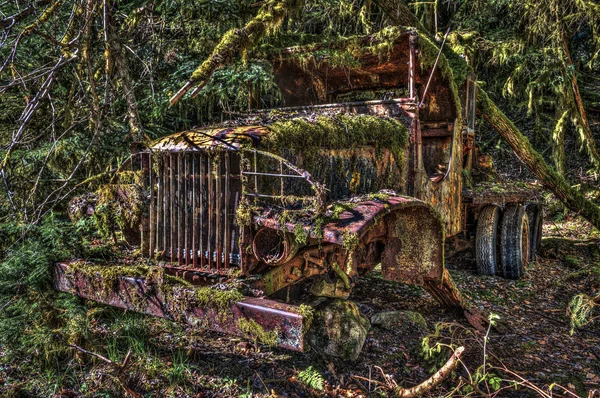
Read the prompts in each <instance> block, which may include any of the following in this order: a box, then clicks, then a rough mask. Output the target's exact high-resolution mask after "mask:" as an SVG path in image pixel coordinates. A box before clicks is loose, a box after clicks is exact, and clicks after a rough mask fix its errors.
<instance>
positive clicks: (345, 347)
mask: <svg viewBox="0 0 600 398" xmlns="http://www.w3.org/2000/svg"><path fill="white" fill-rule="evenodd" d="M314 307H315V314H314V318H313V321H312V324H311V325H312V326H311V328H310V330H309V331H308V332H307V334H306V339H307V342H308V344H309V345H310V346H311V347H312V348H313V349H315V350H316V351H318V352H320V353H321V354H323V355H326V356H331V357H336V358H341V359H344V360H350V361H355V360H356V359H357V358H358V356H359V355H360V352H361V350H362V348H363V345H364V344H365V340H366V338H367V333H368V332H369V327H370V324H369V319H368V318H367V317H366V316H364V315H363V314H361V313H360V311H359V310H358V306H357V305H356V304H355V303H353V302H352V301H348V300H342V299H333V300H324V299H321V300H319V302H318V303H317V304H316V305H315V306H314Z"/></svg>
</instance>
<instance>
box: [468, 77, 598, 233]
mask: <svg viewBox="0 0 600 398" xmlns="http://www.w3.org/2000/svg"><path fill="white" fill-rule="evenodd" d="M477 110H478V112H479V113H481V115H482V116H483V117H484V118H485V120H486V121H487V122H488V123H489V124H490V125H491V126H492V127H493V128H494V129H495V130H496V131H497V132H498V134H500V136H502V138H504V140H505V141H506V142H507V143H508V145H510V147H511V148H512V150H513V152H514V153H515V154H516V155H517V157H518V158H519V159H520V160H521V161H522V162H523V163H525V165H526V166H527V167H528V168H529V169H530V170H531V171H532V172H533V173H534V174H535V175H536V176H537V178H539V180H540V181H541V183H542V185H543V186H544V187H545V188H546V189H548V190H549V191H551V192H552V193H553V194H554V195H556V197H557V198H558V199H559V200H560V201H561V202H563V203H564V205H565V206H566V207H567V208H569V209H570V210H572V211H574V212H575V213H577V214H579V215H580V216H582V217H583V218H585V219H586V220H588V221H589V222H590V223H591V224H592V225H593V226H594V227H596V228H597V229H599V230H600V207H598V206H597V205H595V204H594V203H593V202H592V201H590V200H588V199H586V197H585V196H584V195H583V194H582V193H581V192H579V191H577V190H576V189H575V188H572V187H571V186H570V185H569V183H568V182H567V180H566V179H565V178H564V177H563V176H561V175H560V174H559V173H557V172H556V171H555V170H554V169H553V168H552V167H551V166H549V165H548V164H547V163H546V162H545V161H544V158H543V157H542V155H540V154H539V153H538V152H536V151H535V149H533V147H532V146H531V143H530V142H529V140H528V139H527V137H525V136H524V135H523V133H521V132H520V131H519V129H518V128H517V127H516V126H515V125H514V123H513V122H512V121H510V119H509V118H508V117H506V115H505V114H504V113H503V112H502V111H501V110H500V109H498V107H497V106H496V104H494V102H493V101H492V100H491V99H490V98H489V97H488V95H487V94H486V92H485V91H483V90H482V89H481V88H479V89H478V95H477Z"/></svg>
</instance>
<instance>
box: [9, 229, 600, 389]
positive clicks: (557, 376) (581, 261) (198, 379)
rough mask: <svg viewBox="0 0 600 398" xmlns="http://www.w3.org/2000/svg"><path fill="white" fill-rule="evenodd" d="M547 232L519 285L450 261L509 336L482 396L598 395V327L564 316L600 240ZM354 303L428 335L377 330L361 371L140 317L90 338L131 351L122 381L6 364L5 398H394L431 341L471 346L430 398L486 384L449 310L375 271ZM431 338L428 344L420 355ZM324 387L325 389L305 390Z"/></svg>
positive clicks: (432, 359) (414, 378)
mask: <svg viewBox="0 0 600 398" xmlns="http://www.w3.org/2000/svg"><path fill="white" fill-rule="evenodd" d="M544 229H545V230H544V232H545V233H544V236H545V238H544V240H543V247H542V251H541V256H539V257H538V261H537V262H536V263H535V264H532V265H531V266H530V267H529V268H528V270H527V272H526V275H525V277H524V278H523V279H520V280H518V281H513V280H506V279H502V278H498V277H482V276H478V275H476V273H475V271H474V263H473V260H472V259H470V258H469V257H468V256H467V255H463V256H460V257H455V258H453V259H451V261H449V265H448V268H449V269H450V272H451V274H452V276H453V277H454V279H455V281H456V283H457V285H458V287H459V289H460V290H461V291H462V292H464V293H466V294H467V295H469V296H470V297H471V298H472V300H473V302H474V303H475V304H476V305H477V306H478V307H480V308H483V309H485V310H487V311H489V312H491V313H494V314H497V315H499V317H500V322H501V324H502V325H503V326H504V329H505V330H504V332H503V333H498V332H494V331H492V332H490V335H489V340H488V342H487V347H486V352H487V354H488V368H487V373H488V375H487V377H486V379H485V380H486V381H487V384H486V383H480V384H479V386H480V388H481V389H483V390H484V391H480V392H479V394H481V392H487V391H486V389H487V388H490V391H492V390H493V388H492V387H494V386H496V387H497V385H495V384H497V382H499V381H500V379H502V380H504V381H502V382H501V384H500V385H501V386H502V389H501V391H499V392H498V393H496V394H497V395H498V396H511V397H512V396H538V395H539V394H538V393H537V392H536V391H535V390H533V389H531V388H529V387H527V386H530V387H532V388H535V387H534V386H537V388H540V389H542V390H544V391H546V392H547V391H548V386H549V385H551V384H552V383H557V384H559V385H560V386H562V387H554V389H553V393H554V396H587V395H588V393H589V391H592V390H594V389H595V388H600V387H599V386H600V329H599V328H598V324H597V323H596V324H594V323H592V324H589V325H587V326H586V327H584V328H583V329H578V330H576V331H575V333H573V334H572V335H571V334H570V324H569V319H568V316H567V313H566V309H567V307H568V304H569V302H570V300H571V299H572V298H573V296H575V295H576V294H578V293H581V292H586V293H588V294H593V293H594V292H597V291H598V288H599V287H600V283H599V281H600V276H599V275H598V273H599V272H600V271H599V270H600V235H599V234H598V233H597V232H593V231H591V230H587V229H586V227H585V226H584V225H583V224H582V223H580V222H575V221H572V220H570V219H564V220H562V221H560V222H557V221H550V222H546V224H545V226H544ZM582 236H585V238H582ZM374 292H377V294H374ZM351 299H352V300H354V301H355V302H357V303H358V304H359V307H360V309H361V311H362V312H363V313H364V314H365V315H367V316H369V317H370V316H372V315H373V314H375V313H377V312H381V311H390V310H400V311H414V312H418V313H420V314H421V315H422V316H423V317H424V319H425V320H426V323H427V326H426V327H425V328H423V327H415V325H413V324H411V323H410V322H407V323H406V325H404V326H402V325H401V326H399V327H398V328H395V329H394V330H385V329H381V328H379V327H375V326H374V327H372V328H371V331H370V333H369V337H368V339H367V342H366V344H365V347H364V349H363V352H362V354H361V356H360V357H359V359H358V361H356V362H355V363H348V362H345V363H344V362H342V361H337V360H333V361H326V360H324V359H322V358H321V357H320V356H318V355H317V354H315V353H311V352H308V353H294V352H290V351H286V350H283V349H278V348H270V347H266V346H262V345H257V344H252V343H248V342H246V341H245V340H243V339H239V338H235V337H230V336H225V335H222V334H218V333H212V332H203V331H198V330H191V329H185V328H182V327H178V326H176V325H174V324H172V323H170V322H167V321H161V320H149V319H148V318H145V317H142V316H135V315H133V317H132V318H130V321H124V322H123V324H122V326H121V328H120V329H119V328H117V331H118V330H121V332H120V333H121V337H123V336H129V337H128V340H126V344H124V345H123V344H117V343H116V342H117V337H115V332H114V330H110V331H109V330H108V329H107V328H106V327H105V325H103V323H102V322H92V323H91V327H92V328H93V329H94V330H92V333H93V335H95V336H100V337H102V338H101V339H100V340H101V341H102V342H103V344H105V346H104V347H102V345H99V346H98V350H99V353H101V354H103V355H106V356H107V357H108V358H112V359H113V360H115V361H119V360H122V359H123V357H124V355H125V352H126V351H127V350H129V349H131V350H132V352H133V355H132V359H131V360H130V362H129V366H128V367H127V369H126V371H125V372H123V374H122V375H121V376H119V375H118V373H119V372H118V370H116V368H115V367H113V366H111V365H109V364H106V363H104V362H102V361H99V360H97V359H95V358H93V357H90V356H87V355H81V353H78V355H75V356H74V357H73V359H72V360H71V362H70V363H69V365H68V366H67V367H66V368H65V367H64V366H63V367H62V368H61V370H53V371H50V370H40V369H38V368H36V367H35V366H33V365H32V364H28V363H20V364H16V363H15V364H10V365H7V364H5V365H0V395H1V396H26V395H31V394H32V393H33V395H34V396H35V395H38V394H39V396H57V397H78V396H90V397H109V396H122V395H123V394H124V391H126V390H127V389H129V390H130V391H135V392H138V393H139V394H141V396H148V397H154V396H177V397H180V396H190V397H230V396H236V397H238V396H245V397H250V396H265V397H266V396H301V397H302V396H332V397H333V396H349V397H360V396H391V395H393V394H392V391H393V388H394V387H395V386H396V385H399V386H403V387H410V386H414V385H416V384H419V383H420V382H422V381H424V380H425V379H427V378H428V377H429V376H430V375H431V373H432V371H434V370H435V369H437V368H439V366H441V365H442V364H443V363H445V361H446V359H447V358H448V357H449V355H450V353H451V352H450V349H449V348H444V349H442V350H441V351H439V352H436V351H435V350H431V349H427V347H428V346H429V347H432V346H434V344H435V343H436V342H439V343H442V344H444V345H445V346H444V347H458V346H465V348H466V351H465V355H464V357H463V365H464V366H460V367H459V368H458V369H457V371H456V372H455V374H453V375H452V376H451V377H449V378H448V379H447V380H446V382H444V383H443V384H442V385H441V386H439V387H438V388H437V389H436V390H435V391H433V392H432V393H431V395H432V396H444V395H448V394H452V395H454V396H464V395H468V394H473V390H472V388H471V387H469V383H467V381H468V380H469V378H476V377H478V376H479V375H481V374H482V372H481V368H480V367H481V365H482V364H483V357H484V350H483V341H484V338H483V336H482V334H481V333H478V332H476V331H474V330H473V329H472V328H470V327H469V326H468V324H467V323H466V321H465V319H464V318H462V317H461V316H457V315H456V314H452V313H448V312H445V311H444V309H443V308H442V307H440V305H439V304H438V303H437V302H436V301H434V300H433V299H432V298H431V297H430V296H429V295H428V294H427V293H426V292H425V291H423V290H422V289H420V288H418V287H415V286H410V285H403V284H398V283H393V282H388V281H385V280H383V279H382V277H381V274H380V273H378V272H376V271H375V272H373V273H372V274H370V275H369V276H368V277H367V278H364V279H363V280H362V281H361V282H359V284H358V286H357V287H356V288H355V290H354V292H353V294H352V296H351ZM111 311H112V310H111ZM136 328H137V329H136ZM142 328H143V330H142ZM117 333H119V332H117ZM142 335H143V337H142ZM426 336H428V339H427V340H426V341H428V342H429V345H427V344H426V345H423V338H424V337H426ZM119 341H120V340H119ZM446 345H447V346H446ZM424 347H425V348H424ZM427 353H429V354H430V355H429V356H427V355H426V354H427ZM2 356H3V353H2V349H1V347H0V357H2ZM0 359H1V358H0ZM1 362H2V361H0V363H1ZM309 368H310V370H308V371H307V369H309ZM478 368H479V371H478V370H477V369H478ZM301 372H303V373H301ZM302 375H304V377H302ZM496 376H497V377H498V379H495V377H496ZM523 380H526V381H523ZM514 382H517V383H518V384H519V386H518V388H517V389H515V383H514ZM320 384H322V389H315V388H311V387H310V386H309V385H312V386H313V387H321V386H320ZM563 388H564V389H568V390H570V391H572V394H569V393H568V392H567V391H566V390H564V389H563ZM26 391H27V392H28V394H26V395H22V394H23V393H24V392H26ZM590 396H591V395H590Z"/></svg>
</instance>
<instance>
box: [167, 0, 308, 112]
mask: <svg viewBox="0 0 600 398" xmlns="http://www.w3.org/2000/svg"><path fill="white" fill-rule="evenodd" d="M303 6H304V0H281V1H277V0H267V2H266V3H265V4H264V5H262V6H261V7H260V9H259V10H258V14H257V15H256V17H254V18H253V19H252V20H251V21H250V22H248V23H247V24H246V25H245V26H244V27H243V28H236V29H231V30H229V31H228V32H227V33H225V35H223V37H222V38H221V41H220V42H219V44H218V45H217V46H216V47H215V49H214V50H213V52H212V54H211V55H210V56H209V57H208V58H207V59H206V60H205V61H204V62H203V63H202V64H201V65H200V66H199V67H198V68H197V69H196V70H195V71H194V72H193V73H192V75H191V76H190V80H189V81H188V82H187V83H186V84H185V85H184V86H183V87H181V89H179V91H178V92H177V93H175V95H174V96H173V97H171V99H170V101H169V102H170V104H171V106H173V105H175V104H176V103H177V102H178V101H179V100H180V99H181V98H182V97H183V96H184V95H185V94H186V93H187V92H188V91H190V90H191V89H192V88H194V87H195V89H194V91H193V93H192V96H194V95H196V94H197V93H198V92H200V90H201V89H202V87H203V86H204V85H205V84H206V82H207V81H208V79H209V78H210V76H211V75H212V73H213V72H214V71H215V69H217V68H218V67H220V66H223V65H226V64H228V63H229V62H231V59H232V57H233V54H234V53H235V52H236V51H245V50H248V49H250V48H252V47H253V46H254V45H255V44H256V43H257V42H258V40H260V39H261V38H262V37H263V36H265V35H268V34H270V33H272V32H274V31H275V30H277V29H278V28H279V26H280V25H281V23H282V22H283V20H284V19H285V17H286V16H287V15H289V14H291V13H292V12H295V11H296V10H298V9H300V8H301V7H303Z"/></svg>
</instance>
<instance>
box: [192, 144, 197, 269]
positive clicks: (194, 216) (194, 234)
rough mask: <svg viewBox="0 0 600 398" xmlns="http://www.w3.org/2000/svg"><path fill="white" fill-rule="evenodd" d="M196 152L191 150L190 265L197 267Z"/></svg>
mask: <svg viewBox="0 0 600 398" xmlns="http://www.w3.org/2000/svg"><path fill="white" fill-rule="evenodd" d="M197 179H198V174H197V173H196V153H195V152H192V266H193V267H194V268H196V267H198V248H197V247H196V245H197V244H198V234H197V231H198V230H197V225H196V223H197V218H198V210H197V209H198V194H197V193H196V180H197Z"/></svg>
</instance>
